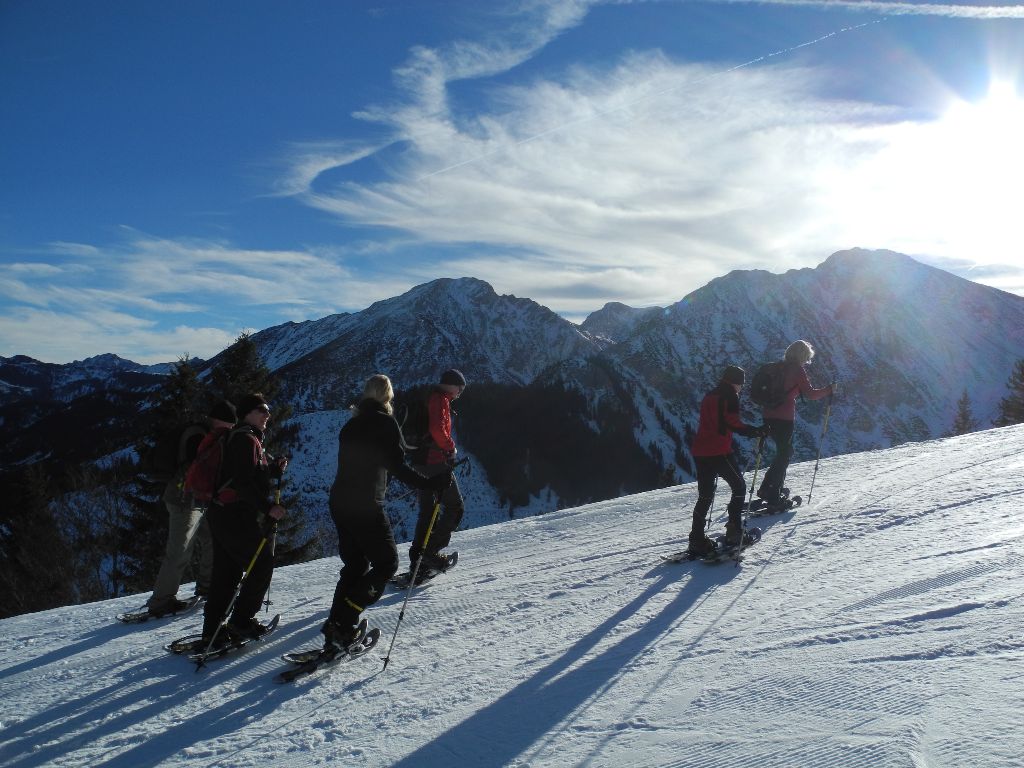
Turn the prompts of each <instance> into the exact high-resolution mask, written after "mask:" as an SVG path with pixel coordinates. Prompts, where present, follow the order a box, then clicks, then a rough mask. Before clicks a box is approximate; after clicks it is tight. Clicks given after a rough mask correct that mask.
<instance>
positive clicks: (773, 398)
mask: <svg viewBox="0 0 1024 768" xmlns="http://www.w3.org/2000/svg"><path fill="white" fill-rule="evenodd" d="M786 370H787V366H786V362H785V361H784V360H777V361H776V362H774V363H765V364H764V365H762V366H761V367H760V368H758V369H757V371H756V372H755V373H754V378H753V379H752V380H751V382H750V399H751V400H752V401H754V403H756V404H757V405H760V406H761V407H762V408H775V407H776V406H778V405H781V404H782V403H783V402H784V401H785V399H786V395H788V394H789V390H788V389H786Z"/></svg>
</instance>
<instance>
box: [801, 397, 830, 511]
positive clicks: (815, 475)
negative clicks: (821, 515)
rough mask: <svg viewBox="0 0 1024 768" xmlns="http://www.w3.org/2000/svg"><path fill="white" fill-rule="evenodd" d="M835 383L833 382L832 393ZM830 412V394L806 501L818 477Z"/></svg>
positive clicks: (809, 498)
mask: <svg viewBox="0 0 1024 768" xmlns="http://www.w3.org/2000/svg"><path fill="white" fill-rule="evenodd" d="M834 392H835V385H834V384H833V393H834ZM831 413H832V395H829V396H828V404H827V405H826V406H825V420H824V421H823V422H822V424H821V436H820V437H819V438H818V458H816V459H815V460H814V474H813V475H811V490H809V491H808V492H807V503H808V504H810V503H811V494H812V493H814V481H815V479H816V478H817V477H818V462H820V461H821V446H822V444H823V443H824V442H825V433H826V432H828V417H829V414H831Z"/></svg>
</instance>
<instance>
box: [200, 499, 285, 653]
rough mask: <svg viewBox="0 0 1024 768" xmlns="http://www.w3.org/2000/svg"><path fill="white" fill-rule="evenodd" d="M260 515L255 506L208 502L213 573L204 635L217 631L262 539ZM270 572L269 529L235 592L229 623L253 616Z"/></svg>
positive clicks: (272, 540)
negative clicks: (250, 568) (246, 570)
mask: <svg viewBox="0 0 1024 768" xmlns="http://www.w3.org/2000/svg"><path fill="white" fill-rule="evenodd" d="M259 517H260V516H259V515H258V513H257V512H256V510H254V509H253V508H252V507H249V506H247V505H246V504H228V505H227V506H220V505H218V504H211V505H210V508H209V509H207V510H206V519H207V521H208V522H209V524H210V534H211V535H212V537H213V575H212V577H211V579H210V594H209V596H208V597H207V599H206V609H205V612H204V614H203V634H204V635H207V636H209V635H212V634H213V633H214V632H215V631H216V629H217V625H218V624H219V623H220V621H221V620H222V619H223V618H224V612H225V611H227V609H228V605H229V604H230V603H231V598H232V597H233V596H234V594H235V589H236V588H237V587H238V582H239V581H241V579H242V574H243V573H245V569H246V568H247V567H248V566H249V563H250V562H252V556H253V555H254V554H256V550H257V548H259V545H260V542H261V541H262V540H263V537H264V533H263V530H262V529H261V528H260V525H259ZM273 575H274V534H272V533H271V534H270V536H269V537H268V539H267V543H266V544H264V545H263V550H262V551H261V552H260V556H259V557H258V558H257V559H256V562H255V563H254V564H253V567H252V570H251V571H250V572H249V576H248V577H247V578H246V579H245V583H244V584H243V585H242V590H241V592H239V593H238V600H237V601H235V607H234V609H233V610H232V611H231V616H230V617H229V619H230V621H231V622H232V623H234V624H238V625H244V624H247V623H248V622H249V620H250V619H252V618H254V617H255V616H256V613H257V612H258V611H259V609H260V605H262V603H263V596H264V595H265V594H266V593H267V588H268V587H269V586H270V578H271V576H273Z"/></svg>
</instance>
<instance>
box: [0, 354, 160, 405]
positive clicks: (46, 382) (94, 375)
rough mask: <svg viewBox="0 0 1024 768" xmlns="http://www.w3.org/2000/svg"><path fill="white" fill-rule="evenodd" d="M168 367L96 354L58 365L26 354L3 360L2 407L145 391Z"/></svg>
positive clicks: (0, 373) (0, 379)
mask: <svg viewBox="0 0 1024 768" xmlns="http://www.w3.org/2000/svg"><path fill="white" fill-rule="evenodd" d="M168 369H169V365H167V364H163V365H139V364H138V363H133V362H132V361H131V360H125V359H124V358H121V357H118V356H117V355H111V354H106V355H97V356H95V357H89V358H86V359H85V360H76V361H75V362H73V363H67V364H65V365H58V364H56V363H43V362H41V361H39V360H33V359H32V358H31V357H27V356H25V355H15V356H14V357H0V405H6V404H7V403H10V402H14V401H17V400H35V401H59V402H62V403H69V402H71V401H72V400H74V399H75V398H77V397H81V396H83V395H87V394H92V393H94V392H97V391H99V390H102V389H107V388H124V387H128V388H146V387H148V386H152V384H153V382H155V381H159V377H160V376H162V375H164V374H166V373H167V371H168Z"/></svg>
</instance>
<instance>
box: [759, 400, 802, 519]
mask: <svg viewBox="0 0 1024 768" xmlns="http://www.w3.org/2000/svg"><path fill="white" fill-rule="evenodd" d="M764 425H765V426H766V427H768V430H769V431H768V435H769V437H771V439H772V442H774V443H775V458H774V459H772V463H771V466H770V467H768V471H767V472H765V473H764V480H762V481H761V487H760V488H758V489H757V497H758V498H759V499H765V500H766V501H774V500H775V499H777V498H778V497H779V493H780V492H781V491H782V486H783V485H785V483H786V471H787V470H788V469H789V460H790V459H792V458H793V422H792V421H787V420H785V419H765V420H764Z"/></svg>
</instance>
